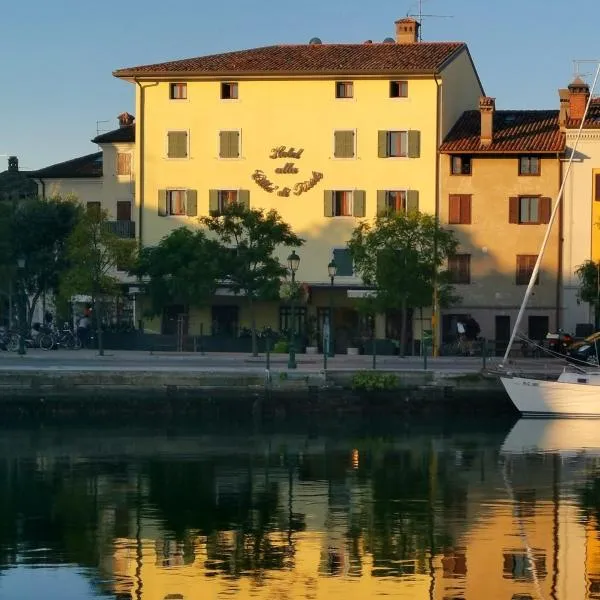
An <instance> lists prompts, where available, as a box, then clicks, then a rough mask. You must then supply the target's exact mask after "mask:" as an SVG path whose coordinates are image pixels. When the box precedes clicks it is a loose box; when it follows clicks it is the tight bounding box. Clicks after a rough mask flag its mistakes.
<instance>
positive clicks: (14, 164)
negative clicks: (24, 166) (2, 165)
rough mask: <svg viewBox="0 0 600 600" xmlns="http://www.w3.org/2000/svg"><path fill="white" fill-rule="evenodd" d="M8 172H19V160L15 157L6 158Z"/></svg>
mask: <svg viewBox="0 0 600 600" xmlns="http://www.w3.org/2000/svg"><path fill="white" fill-rule="evenodd" d="M8 170H9V171H10V172H11V173H18V172H19V159H18V158H17V157H16V156H9V157H8Z"/></svg>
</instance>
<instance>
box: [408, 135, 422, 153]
mask: <svg viewBox="0 0 600 600" xmlns="http://www.w3.org/2000/svg"><path fill="white" fill-rule="evenodd" d="M419 156H421V132H420V131H409V132H408V157H409V158H419Z"/></svg>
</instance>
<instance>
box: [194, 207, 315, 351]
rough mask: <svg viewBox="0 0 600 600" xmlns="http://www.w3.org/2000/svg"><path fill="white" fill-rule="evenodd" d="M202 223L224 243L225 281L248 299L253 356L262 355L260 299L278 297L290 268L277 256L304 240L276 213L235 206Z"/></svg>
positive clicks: (202, 219) (296, 246)
mask: <svg viewBox="0 0 600 600" xmlns="http://www.w3.org/2000/svg"><path fill="white" fill-rule="evenodd" d="M200 222H201V223H202V224H203V225H205V226H206V227H207V228H208V230H209V231H211V232H212V233H214V234H215V235H216V237H217V240H218V241H219V243H220V244H221V247H222V252H221V256H222V257H223V279H226V280H227V282H228V284H229V285H230V287H231V289H232V291H233V292H234V293H235V294H240V295H243V296H245V298H246V300H247V302H248V306H249V308H250V318H251V321H252V353H253V354H254V355H255V356H256V355H257V354H258V348H257V340H256V310H255V305H256V302H257V301H259V300H268V299H273V298H276V297H277V295H278V291H279V283H280V281H281V278H282V277H283V276H285V275H286V272H287V271H286V268H285V267H284V266H283V265H282V264H281V263H280V262H279V260H278V258H277V257H276V256H274V254H275V251H276V250H277V249H278V248H281V247H284V248H285V247H288V248H289V247H294V248H299V247H300V246H302V245H303V244H304V240H303V239H301V238H299V237H298V236H297V235H296V234H295V233H294V232H293V231H292V228H291V226H290V225H289V224H288V223H286V222H285V221H283V219H282V218H281V216H280V215H279V213H278V212H277V211H275V210H270V211H268V212H265V211H264V210H261V209H253V208H246V207H245V206H243V205H242V204H239V203H234V204H231V205H230V206H227V207H226V208H225V210H224V211H223V212H222V213H221V214H220V215H219V216H216V215H215V216H209V217H202V218H201V219H200Z"/></svg>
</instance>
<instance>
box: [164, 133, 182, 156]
mask: <svg viewBox="0 0 600 600" xmlns="http://www.w3.org/2000/svg"><path fill="white" fill-rule="evenodd" d="M167 136H168V137H167V139H168V150H167V156H168V157H169V158H187V131H169V133H168V134H167Z"/></svg>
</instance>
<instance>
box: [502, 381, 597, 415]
mask: <svg viewBox="0 0 600 600" xmlns="http://www.w3.org/2000/svg"><path fill="white" fill-rule="evenodd" d="M500 380H501V381H502V385H503V386H504V389H505V390H506V393H507V394H508V395H509V397H510V399H511V400H512V402H513V404H514V405H515V406H516V407H517V410H519V412H521V413H522V414H523V415H539V416H541V415H546V416H548V415H561V416H570V417H600V386H599V385H594V384H590V383H576V382H573V381H543V380H539V379H529V378H526V377H501V378H500Z"/></svg>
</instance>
